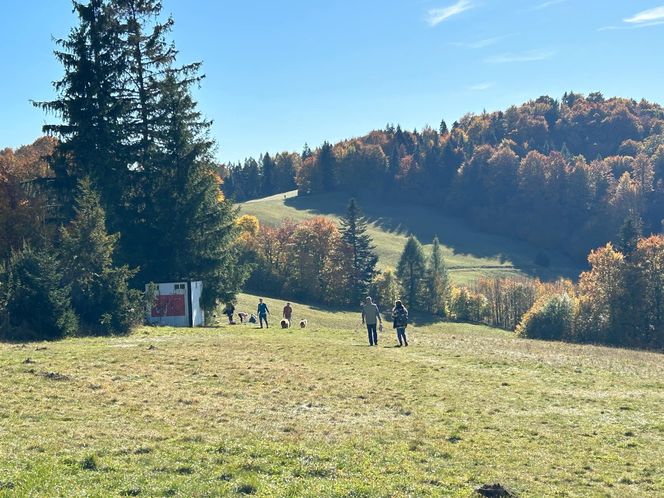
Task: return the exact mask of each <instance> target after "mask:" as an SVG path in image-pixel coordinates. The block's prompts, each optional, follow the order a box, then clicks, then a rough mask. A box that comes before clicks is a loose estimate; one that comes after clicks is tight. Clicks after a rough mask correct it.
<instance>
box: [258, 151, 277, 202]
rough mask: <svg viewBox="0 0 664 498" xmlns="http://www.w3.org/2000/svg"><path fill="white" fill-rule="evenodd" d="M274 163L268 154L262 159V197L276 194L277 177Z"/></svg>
mask: <svg viewBox="0 0 664 498" xmlns="http://www.w3.org/2000/svg"><path fill="white" fill-rule="evenodd" d="M274 170H275V168H274V161H273V160H272V158H271V157H270V154H268V153H267V152H266V153H265V155H264V156H263V157H262V158H261V195H262V196H263V197H267V196H269V195H272V194H274V193H275V189H274V177H275V174H274V173H275V171H274Z"/></svg>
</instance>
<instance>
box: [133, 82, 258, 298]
mask: <svg viewBox="0 0 664 498" xmlns="http://www.w3.org/2000/svg"><path fill="white" fill-rule="evenodd" d="M194 82H195V80H193V79H190V80H189V81H183V80H182V79H180V78H178V77H177V74H176V73H171V74H169V76H168V77H167V78H166V80H165V81H164V83H163V85H162V90H161V100H160V103H159V105H160V108H161V110H162V112H163V114H164V115H165V116H167V117H168V119H167V123H168V126H165V127H163V128H162V129H161V130H160V131H159V134H158V136H157V140H158V142H159V143H161V144H162V149H161V150H160V152H159V156H158V157H159V160H158V163H157V164H158V170H159V174H158V175H153V176H151V177H150V179H149V180H150V181H149V182H148V183H147V185H148V188H149V192H150V195H149V198H150V199H151V205H152V208H151V211H150V213H151V216H150V217H149V218H148V219H147V220H146V221H145V225H146V226H147V227H148V228H149V232H150V233H154V234H158V236H157V237H155V239H153V241H152V244H151V246H150V250H151V253H152V255H151V257H150V258H146V262H145V271H144V273H145V275H146V280H147V281H159V280H163V279H165V278H168V279H176V280H181V279H200V280H202V281H203V289H204V290H203V293H204V295H203V298H202V301H203V302H202V303H201V304H202V305H203V306H204V308H206V309H208V310H210V309H212V308H213V307H214V305H215V302H216V301H218V300H230V299H231V298H232V297H233V296H234V294H235V293H236V292H237V291H238V290H239V288H240V287H241V285H242V284H243V282H244V280H245V272H244V269H243V268H242V267H241V266H240V265H239V264H238V260H237V257H238V254H237V250H236V247H235V245H234V241H235V239H236V237H237V228H236V225H235V219H236V217H237V209H235V208H234V207H233V205H232V204H231V202H230V201H229V200H227V199H225V198H224V196H223V194H222V192H221V188H220V186H221V178H220V177H219V175H218V173H217V171H216V169H215V165H214V161H213V158H212V148H213V146H214V142H213V141H211V140H210V139H209V137H208V130H209V127H210V123H209V122H208V121H205V120H204V119H203V118H202V116H201V114H200V112H199V111H198V110H197V108H196V102H195V101H194V100H193V98H192V96H191V92H190V90H189V85H190V84H193V83H194Z"/></svg>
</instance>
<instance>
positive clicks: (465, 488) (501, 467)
mask: <svg viewBox="0 0 664 498" xmlns="http://www.w3.org/2000/svg"><path fill="white" fill-rule="evenodd" d="M256 301H257V297H256V296H247V295H244V296H242V297H241V299H240V306H242V307H252V306H253V305H255V303H256ZM268 303H269V304H270V305H271V306H272V307H273V308H275V311H276V308H277V307H278V305H279V304H280V303H277V302H273V301H268ZM295 316H296V318H299V317H306V318H308V319H309V321H310V327H308V328H307V329H305V330H300V329H291V330H288V331H281V330H276V329H274V328H270V330H269V331H261V330H260V329H257V328H255V327H254V326H241V325H237V326H228V325H226V326H221V327H218V328H208V329H195V330H184V329H172V328H143V329H141V330H139V331H137V332H136V333H134V334H133V335H131V336H128V337H117V338H87V339H68V340H64V341H61V342H56V343H38V344H25V345H24V344H14V345H11V344H0V368H1V369H2V371H3V375H2V377H1V378H0V389H1V390H2V392H3V393H4V394H3V398H2V401H1V402H0V497H4V496H7V497H9V496H28V495H30V496H49V497H57V496H67V497H72V496H95V497H97V496H98V497H106V496H118V495H120V496H150V497H151V496H242V495H249V494H253V495H255V496H265V497H267V496H298V497H300V496H302V497H319V496H330V497H347V496H358V497H388V496H458V497H468V496H470V495H471V493H472V490H473V489H474V488H475V487H477V486H480V485H483V484H486V483H493V482H500V483H501V484H503V485H505V486H507V487H508V488H510V489H512V490H514V491H515V492H516V493H517V494H518V496H570V497H571V496H616V497H623V496H662V495H663V494H664V476H663V475H662V473H661V465H659V462H662V461H663V459H664V425H663V424H662V420H661V406H662V403H664V395H663V394H662V393H664V383H663V381H662V379H663V378H664V363H663V362H662V361H661V360H662V357H661V355H658V354H654V353H645V352H637V351H626V350H619V349H609V348H600V347H594V346H579V345H569V344H563V343H547V342H539V341H528V340H522V339H518V338H516V337H515V336H514V335H513V334H510V333H506V332H500V331H495V330H491V329H488V328H485V327H477V326H469V325H460V324H437V325H435V326H428V327H419V326H415V327H414V328H411V330H410V331H409V333H410V336H411V347H409V348H401V349H399V348H394V347H392V346H393V344H394V342H395V341H394V337H393V333H392V331H391V330H390V331H386V333H384V334H382V335H381V338H380V341H381V343H380V347H378V348H368V347H367V346H366V337H365V333H364V331H363V330H361V329H360V327H359V326H358V327H356V328H355V330H353V327H354V324H357V316H356V315H353V314H341V315H338V314H336V313H330V312H327V311H325V310H321V309H316V308H310V307H306V306H302V305H300V304H297V303H296V304H295Z"/></svg>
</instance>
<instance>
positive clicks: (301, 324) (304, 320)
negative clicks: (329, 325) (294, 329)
mask: <svg viewBox="0 0 664 498" xmlns="http://www.w3.org/2000/svg"><path fill="white" fill-rule="evenodd" d="M300 328H301V329H306V328H307V319H306V318H304V319H302V320H300Z"/></svg>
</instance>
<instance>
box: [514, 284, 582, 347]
mask: <svg viewBox="0 0 664 498" xmlns="http://www.w3.org/2000/svg"><path fill="white" fill-rule="evenodd" d="M574 309H575V303H574V300H573V299H572V298H571V297H570V296H569V294H567V293H564V294H554V295H550V296H546V297H543V298H542V299H541V300H540V301H538V302H537V303H536V304H535V305H534V306H533V307H532V308H531V309H530V311H528V313H526V314H525V315H524V317H523V320H521V323H520V324H519V326H518V327H517V334H518V335H520V336H523V337H528V338H531V339H549V340H561V339H568V338H570V337H571V336H572V331H573V324H574Z"/></svg>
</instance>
